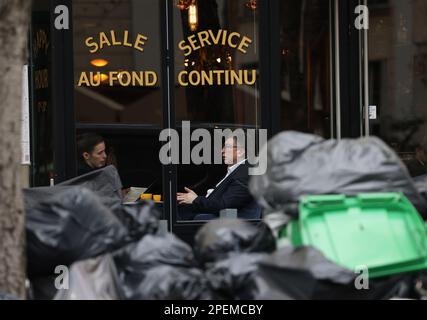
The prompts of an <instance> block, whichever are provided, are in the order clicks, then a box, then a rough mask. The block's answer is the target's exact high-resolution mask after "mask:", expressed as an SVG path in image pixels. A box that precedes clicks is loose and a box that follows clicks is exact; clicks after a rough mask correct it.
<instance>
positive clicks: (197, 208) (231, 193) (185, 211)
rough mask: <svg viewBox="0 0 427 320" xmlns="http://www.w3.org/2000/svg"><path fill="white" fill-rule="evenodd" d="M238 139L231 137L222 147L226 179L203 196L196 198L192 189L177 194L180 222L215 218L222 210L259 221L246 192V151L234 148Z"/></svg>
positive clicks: (236, 146)
mask: <svg viewBox="0 0 427 320" xmlns="http://www.w3.org/2000/svg"><path fill="white" fill-rule="evenodd" d="M237 143H238V139H237V138H236V137H234V136H233V137H230V138H228V139H226V140H225V144H224V147H223V148H222V157H223V159H224V163H225V164H227V165H228V168H227V174H226V176H225V177H224V178H223V179H222V180H221V181H219V182H218V184H217V185H216V186H215V188H214V189H209V190H208V192H207V194H206V196H198V195H197V194H196V193H195V192H194V191H193V190H191V189H189V188H185V191H186V192H183V193H181V192H179V193H177V200H178V203H179V204H180V205H185V206H180V207H179V208H178V209H179V213H180V214H181V219H188V220H191V219H194V218H195V217H196V219H198V218H197V216H199V217H203V218H202V219H212V218H218V217H219V212H220V211H221V210H222V209H228V208H230V209H237V216H238V217H239V218H243V219H259V218H260V217H261V209H260V207H259V206H258V204H257V203H256V201H255V199H254V198H253V197H252V195H251V194H250V192H249V188H248V182H249V174H248V170H249V164H248V162H247V160H246V159H245V148H244V147H242V146H239V145H237Z"/></svg>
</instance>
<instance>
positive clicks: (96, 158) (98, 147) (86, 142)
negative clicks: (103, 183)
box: [77, 133, 107, 176]
mask: <svg viewBox="0 0 427 320" xmlns="http://www.w3.org/2000/svg"><path fill="white" fill-rule="evenodd" d="M77 150H78V155H79V161H78V167H77V174H78V175H79V176H80V175H82V174H85V173H88V172H90V171H93V170H96V169H100V168H102V167H104V166H105V165H106V161H107V154H106V153H105V142H104V138H103V137H101V136H100V135H97V134H95V133H84V134H82V135H80V136H78V138H77Z"/></svg>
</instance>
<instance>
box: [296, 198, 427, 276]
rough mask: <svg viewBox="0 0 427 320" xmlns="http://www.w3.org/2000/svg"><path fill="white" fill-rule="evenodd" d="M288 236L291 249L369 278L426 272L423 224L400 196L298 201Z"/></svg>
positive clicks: (426, 257) (426, 240) (424, 227)
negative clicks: (308, 249) (307, 250)
mask: <svg viewBox="0 0 427 320" xmlns="http://www.w3.org/2000/svg"><path fill="white" fill-rule="evenodd" d="M289 233H290V235H289V236H290V238H291V242H292V243H293V244H294V245H311V246H314V247H316V248H318V249H319V250H320V251H322V252H323V254H324V255H325V256H326V257H327V258H329V259H330V260H331V261H334V262H335V263H337V264H339V265H342V266H344V267H347V268H349V269H351V270H355V272H356V270H360V268H368V272H369V277H370V278H375V277H381V276H389V275H393V274H397V273H402V272H409V271H415V270H421V269H426V268H427V237H426V235H427V233H426V226H425V224H424V221H423V220H422V218H421V216H420V215H419V213H418V212H417V211H416V209H415V208H414V207H413V205H412V204H411V203H410V202H409V200H408V199H407V198H406V197H405V196H404V195H403V194H402V193H369V194H359V195H357V196H355V197H347V196H344V195H320V196H319V195H316V196H306V197H302V198H301V201H300V204H299V221H297V222H296V223H295V222H294V223H292V224H291V225H290V232H289Z"/></svg>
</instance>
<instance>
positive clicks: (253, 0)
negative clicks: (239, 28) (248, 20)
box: [245, 0, 257, 10]
mask: <svg viewBox="0 0 427 320" xmlns="http://www.w3.org/2000/svg"><path fill="white" fill-rule="evenodd" d="M245 6H246V8H249V9H251V10H256V8H257V0H249V1H248V2H246V3H245Z"/></svg>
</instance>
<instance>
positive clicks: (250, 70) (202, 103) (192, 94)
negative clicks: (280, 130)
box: [174, 0, 260, 125]
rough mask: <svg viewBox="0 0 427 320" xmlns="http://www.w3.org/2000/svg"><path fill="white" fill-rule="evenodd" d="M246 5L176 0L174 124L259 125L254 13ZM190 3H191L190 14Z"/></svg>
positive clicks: (228, 2)
mask: <svg viewBox="0 0 427 320" xmlns="http://www.w3.org/2000/svg"><path fill="white" fill-rule="evenodd" d="M246 4H247V1H243V0H238V1H227V0H203V1H191V2H190V1H177V2H176V6H175V7H174V24H175V27H174V32H175V43H176V47H175V73H176V75H177V79H176V89H175V99H176V108H177V114H176V119H177V121H178V123H180V122H181V121H182V120H190V121H192V122H193V123H194V122H198V123H223V124H226V123H227V124H241V125H259V124H260V119H259V93H258V62H259V57H258V49H257V46H258V42H257V37H258V11H257V10H255V9H250V8H248V7H247V5H246ZM192 5H194V6H196V7H197V10H196V13H195V15H194V17H191V14H192V13H193V12H194V11H192V10H191V6H192ZM192 21H193V22H192Z"/></svg>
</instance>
